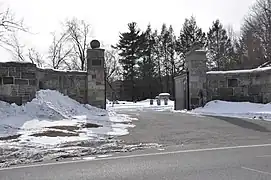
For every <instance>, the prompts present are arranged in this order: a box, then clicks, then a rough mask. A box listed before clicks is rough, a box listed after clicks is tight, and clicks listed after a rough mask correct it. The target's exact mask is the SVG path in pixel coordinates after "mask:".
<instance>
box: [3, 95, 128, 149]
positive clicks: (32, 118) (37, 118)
mask: <svg viewBox="0 0 271 180" xmlns="http://www.w3.org/2000/svg"><path fill="white" fill-rule="evenodd" d="M132 120H133V119H132V118H130V117H129V116H128V115H123V114H117V113H115V112H113V111H112V110H109V111H106V110H103V109H99V108H96V107H93V106H90V105H85V104H80V103H79V102H77V101H75V100H73V99H71V98H69V97H68V96H64V95H62V94H61V93H59V92H57V91H52V90H40V91H38V92H37V94H36V98H35V99H33V100H32V101H31V102H29V103H26V104H25V105H23V106H17V105H16V104H8V103H6V102H3V101H0V137H1V136H9V135H15V134H21V136H20V137H19V138H18V139H19V143H23V144H25V143H28V144H35V143H36V144H45V145H48V144H50V145H55V144H58V143H63V142H68V141H79V140H86V139H93V138H96V139H97V138H99V137H103V136H106V135H125V134H128V130H127V128H128V127H133V126H132V125H130V124H128V123H129V122H131V121H132ZM123 122H126V124H122V123H123ZM127 122H128V123H127ZM86 123H92V124H98V125H102V127H98V128H80V130H78V128H79V127H81V126H82V124H86ZM52 126H73V127H77V129H76V130H74V133H77V136H69V137H47V136H46V137H45V136H41V137H35V136H31V135H32V134H33V133H40V132H43V131H46V130H48V129H50V127H52ZM57 131H63V132H66V131H65V130H63V129H60V130H57ZM72 133H73V132H72ZM0 143H3V142H0Z"/></svg>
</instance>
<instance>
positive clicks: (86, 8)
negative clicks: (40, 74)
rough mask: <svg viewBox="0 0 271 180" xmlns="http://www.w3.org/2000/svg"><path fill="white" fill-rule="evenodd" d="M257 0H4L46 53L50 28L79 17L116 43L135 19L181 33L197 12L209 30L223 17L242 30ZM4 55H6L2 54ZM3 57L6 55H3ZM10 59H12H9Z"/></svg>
mask: <svg viewBox="0 0 271 180" xmlns="http://www.w3.org/2000/svg"><path fill="white" fill-rule="evenodd" d="M255 1H256V0H133V1H132V0H1V1H0V2H2V4H3V5H2V9H3V7H10V9H11V10H12V11H13V12H14V13H15V15H16V17H17V18H23V19H24V23H25V24H26V25H27V26H28V27H30V28H31V31H32V32H34V33H36V35H31V36H30V35H27V36H26V35H25V36H24V37H23V39H22V41H23V43H25V44H26V45H29V46H34V47H36V48H37V49H38V50H39V51H41V52H43V53H45V52H46V51H47V49H48V46H49V44H50V42H51V39H52V38H51V36H50V32H54V31H60V25H59V24H60V22H63V21H64V20H65V19H66V18H71V17H77V18H78V19H83V20H85V21H87V22H89V23H90V24H91V25H92V35H93V36H94V38H96V39H98V40H100V41H102V42H104V43H105V44H116V42H117V41H118V35H119V32H123V31H126V30H127V23H129V22H131V21H135V22H137V23H138V25H139V28H140V29H143V30H144V29H146V26H147V25H148V23H150V24H151V25H152V27H153V28H157V29H159V31H160V29H161V26H162V23H166V24H167V25H168V26H169V25H172V26H173V29H174V31H175V33H176V34H179V31H180V28H181V27H182V24H183V22H184V19H185V18H187V17H190V16H191V15H194V16H195V17H196V20H197V23H198V25H199V26H200V27H201V28H203V30H204V31H207V30H208V28H209V27H210V26H211V24H212V21H214V20H215V19H217V18H218V19H220V20H221V22H222V23H223V24H224V25H225V26H226V25H229V24H231V25H232V26H233V28H234V29H235V30H236V31H238V30H239V29H240V25H241V23H242V20H243V17H244V16H245V15H246V14H247V12H248V10H249V7H250V6H251V5H252V4H253V3H254V2H255ZM2 57H3V56H2ZM1 59H2V60H1V61H3V58H1ZM8 60H10V59H8Z"/></svg>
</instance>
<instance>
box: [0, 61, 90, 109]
mask: <svg viewBox="0 0 271 180" xmlns="http://www.w3.org/2000/svg"><path fill="white" fill-rule="evenodd" d="M39 89H51V90H57V91H59V92H61V93H63V94H64V95H68V96H69V97H71V98H73V99H75V100H76V101H78V102H81V103H87V72H83V71H81V72H80V71H57V70H52V69H39V68H37V67H36V65H35V64H32V63H22V62H5V63H0V100H2V101H6V102H9V103H16V104H18V105H21V104H24V103H26V102H28V101H31V100H32V99H33V98H34V97H35V94H36V91H37V90H39Z"/></svg>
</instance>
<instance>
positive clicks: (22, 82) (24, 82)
mask: <svg viewBox="0 0 271 180" xmlns="http://www.w3.org/2000/svg"><path fill="white" fill-rule="evenodd" d="M15 84H19V85H22V84H24V85H28V80H27V79H15Z"/></svg>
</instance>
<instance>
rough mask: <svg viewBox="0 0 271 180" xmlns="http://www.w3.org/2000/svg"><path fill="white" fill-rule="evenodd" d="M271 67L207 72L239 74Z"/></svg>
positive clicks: (209, 72)
mask: <svg viewBox="0 0 271 180" xmlns="http://www.w3.org/2000/svg"><path fill="white" fill-rule="evenodd" d="M270 70H271V67H263V68H255V69H243V70H231V71H208V72H207V73H206V74H239V73H256V72H262V71H270Z"/></svg>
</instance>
